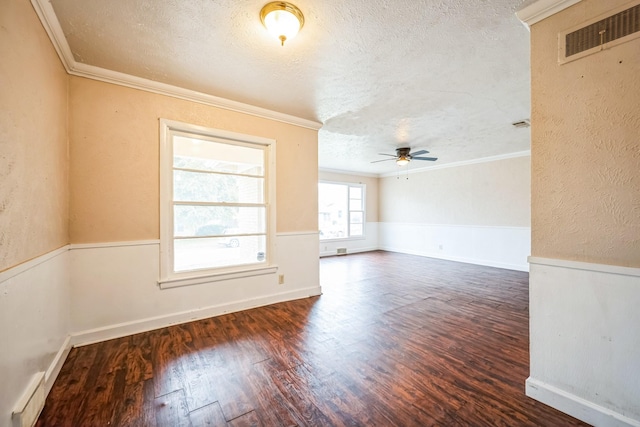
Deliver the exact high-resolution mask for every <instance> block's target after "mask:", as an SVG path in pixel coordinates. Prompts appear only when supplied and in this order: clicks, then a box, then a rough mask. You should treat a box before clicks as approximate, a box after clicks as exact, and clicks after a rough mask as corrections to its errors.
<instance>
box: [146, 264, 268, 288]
mask: <svg viewBox="0 0 640 427" xmlns="http://www.w3.org/2000/svg"><path fill="white" fill-rule="evenodd" d="M277 271H278V266H277V265H269V266H266V267H258V268H246V269H243V270H234V271H226V272H220V273H208V274H200V275H192V276H186V277H179V278H178V277H177V278H170V279H162V280H159V281H158V285H159V286H160V289H171V288H178V287H181V286H191V285H200V284H202V283H211V282H220V281H222V280H231V279H240V278H243V277H252V276H262V275H265V274H274V273H276V272H277Z"/></svg>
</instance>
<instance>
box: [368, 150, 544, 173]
mask: <svg viewBox="0 0 640 427" xmlns="http://www.w3.org/2000/svg"><path fill="white" fill-rule="evenodd" d="M527 156H531V150H526V151H517V152H515V153H507V154H499V155H497V156H489V157H481V158H479V159H472V160H463V161H460V162H451V163H445V164H442V165H432V166H426V167H422V168H417V169H409V170H408V171H407V170H404V169H403V170H402V172H401V173H402V174H403V175H404V174H413V173H420V172H427V171H432V170H437V169H447V168H456V167H459V166H467V165H475V164H477V163H487V162H496V161H498V160H506V159H514V158H517V157H527ZM410 164H411V163H409V165H410ZM397 175H398V171H395V172H388V173H383V174H380V175H378V177H379V178H387V177H393V176H397Z"/></svg>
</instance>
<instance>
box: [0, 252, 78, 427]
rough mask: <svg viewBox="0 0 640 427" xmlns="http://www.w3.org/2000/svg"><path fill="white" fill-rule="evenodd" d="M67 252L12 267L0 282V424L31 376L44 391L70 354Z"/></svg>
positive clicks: (7, 419)
mask: <svg viewBox="0 0 640 427" xmlns="http://www.w3.org/2000/svg"><path fill="white" fill-rule="evenodd" d="M68 255H69V253H68V247H63V248H60V249H57V250H55V251H52V252H50V253H48V254H45V255H42V256H40V257H38V258H36V259H34V260H31V261H29V262H26V263H24V264H21V265H18V266H16V267H13V268H11V269H9V270H6V271H4V272H3V273H2V276H1V277H0V346H1V350H0V378H1V380H0V425H9V424H10V422H11V412H12V411H13V409H14V405H15V404H16V403H17V402H18V401H19V399H20V398H21V396H22V395H23V394H24V393H25V392H26V391H27V388H28V387H29V384H30V383H31V380H32V378H33V376H34V375H36V374H38V373H39V372H46V375H45V389H46V392H48V391H49V390H50V389H51V386H52V385H53V382H54V381H55V379H56V376H57V375H58V372H59V370H60V368H61V367H62V363H64V360H65V359H66V355H67V353H68V351H69V349H70V344H69V340H68V331H69V325H70V322H69V320H70V319H69V312H70V300H71V293H70V285H69V259H68Z"/></svg>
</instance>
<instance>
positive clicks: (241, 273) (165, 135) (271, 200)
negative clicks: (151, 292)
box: [158, 118, 277, 289]
mask: <svg viewBox="0 0 640 427" xmlns="http://www.w3.org/2000/svg"><path fill="white" fill-rule="evenodd" d="M159 127H160V141H159V145H160V280H159V282H158V283H159V284H160V289H168V288H173V287H177V286H188V285H195V284H200V283H206V282H212V281H220V280H227V279H236V278H240V277H248V276H255V275H261V274H272V273H275V272H276V271H277V266H276V265H273V264H271V263H272V262H273V260H274V259H275V253H276V244H275V239H276V208H275V204H276V159H275V157H276V152H277V147H276V144H277V141H276V140H275V139H271V138H264V137H260V136H254V135H248V134H242V133H238V132H231V131H227V130H223V129H215V128H209V127H205V126H198V125H192V124H190V123H185V122H179V121H175V120H168V119H163V118H161V119H160V124H159ZM174 134H176V135H179V134H184V135H198V136H202V137H203V139H207V140H212V141H216V142H224V143H229V144H234V145H243V146H249V144H250V145H251V146H252V149H256V150H258V149H260V150H262V152H263V153H264V180H265V182H266V187H265V189H264V198H265V200H264V207H265V211H266V223H267V229H266V241H267V247H266V248H265V249H266V252H267V259H266V263H265V264H266V266H265V264H263V265H261V266H260V267H257V268H256V267H255V266H254V267H247V266H244V267H243V266H225V267H228V268H225V267H222V268H220V267H213V268H207V269H203V270H200V271H199V272H197V271H186V272H176V271H175V269H174V252H173V251H174V235H173V230H174V220H173V210H174V200H173V135H174Z"/></svg>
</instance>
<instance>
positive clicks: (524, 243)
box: [378, 222, 531, 271]
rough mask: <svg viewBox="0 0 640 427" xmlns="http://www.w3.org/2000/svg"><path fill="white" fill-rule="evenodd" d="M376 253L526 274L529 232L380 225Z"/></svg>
mask: <svg viewBox="0 0 640 427" xmlns="http://www.w3.org/2000/svg"><path fill="white" fill-rule="evenodd" d="M378 239H379V247H380V249H383V250H386V251H392V252H402V253H406V254H412V255H421V256H426V257H430V258H440V259H447V260H451V261H459V262H466V263H470V264H479V265H486V266H490V267H499V268H507V269H510V270H520V271H528V269H529V265H528V264H527V257H528V256H529V254H530V253H531V228H529V227H489V226H473V225H443V224H404V223H391V222H381V223H379V227H378Z"/></svg>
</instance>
